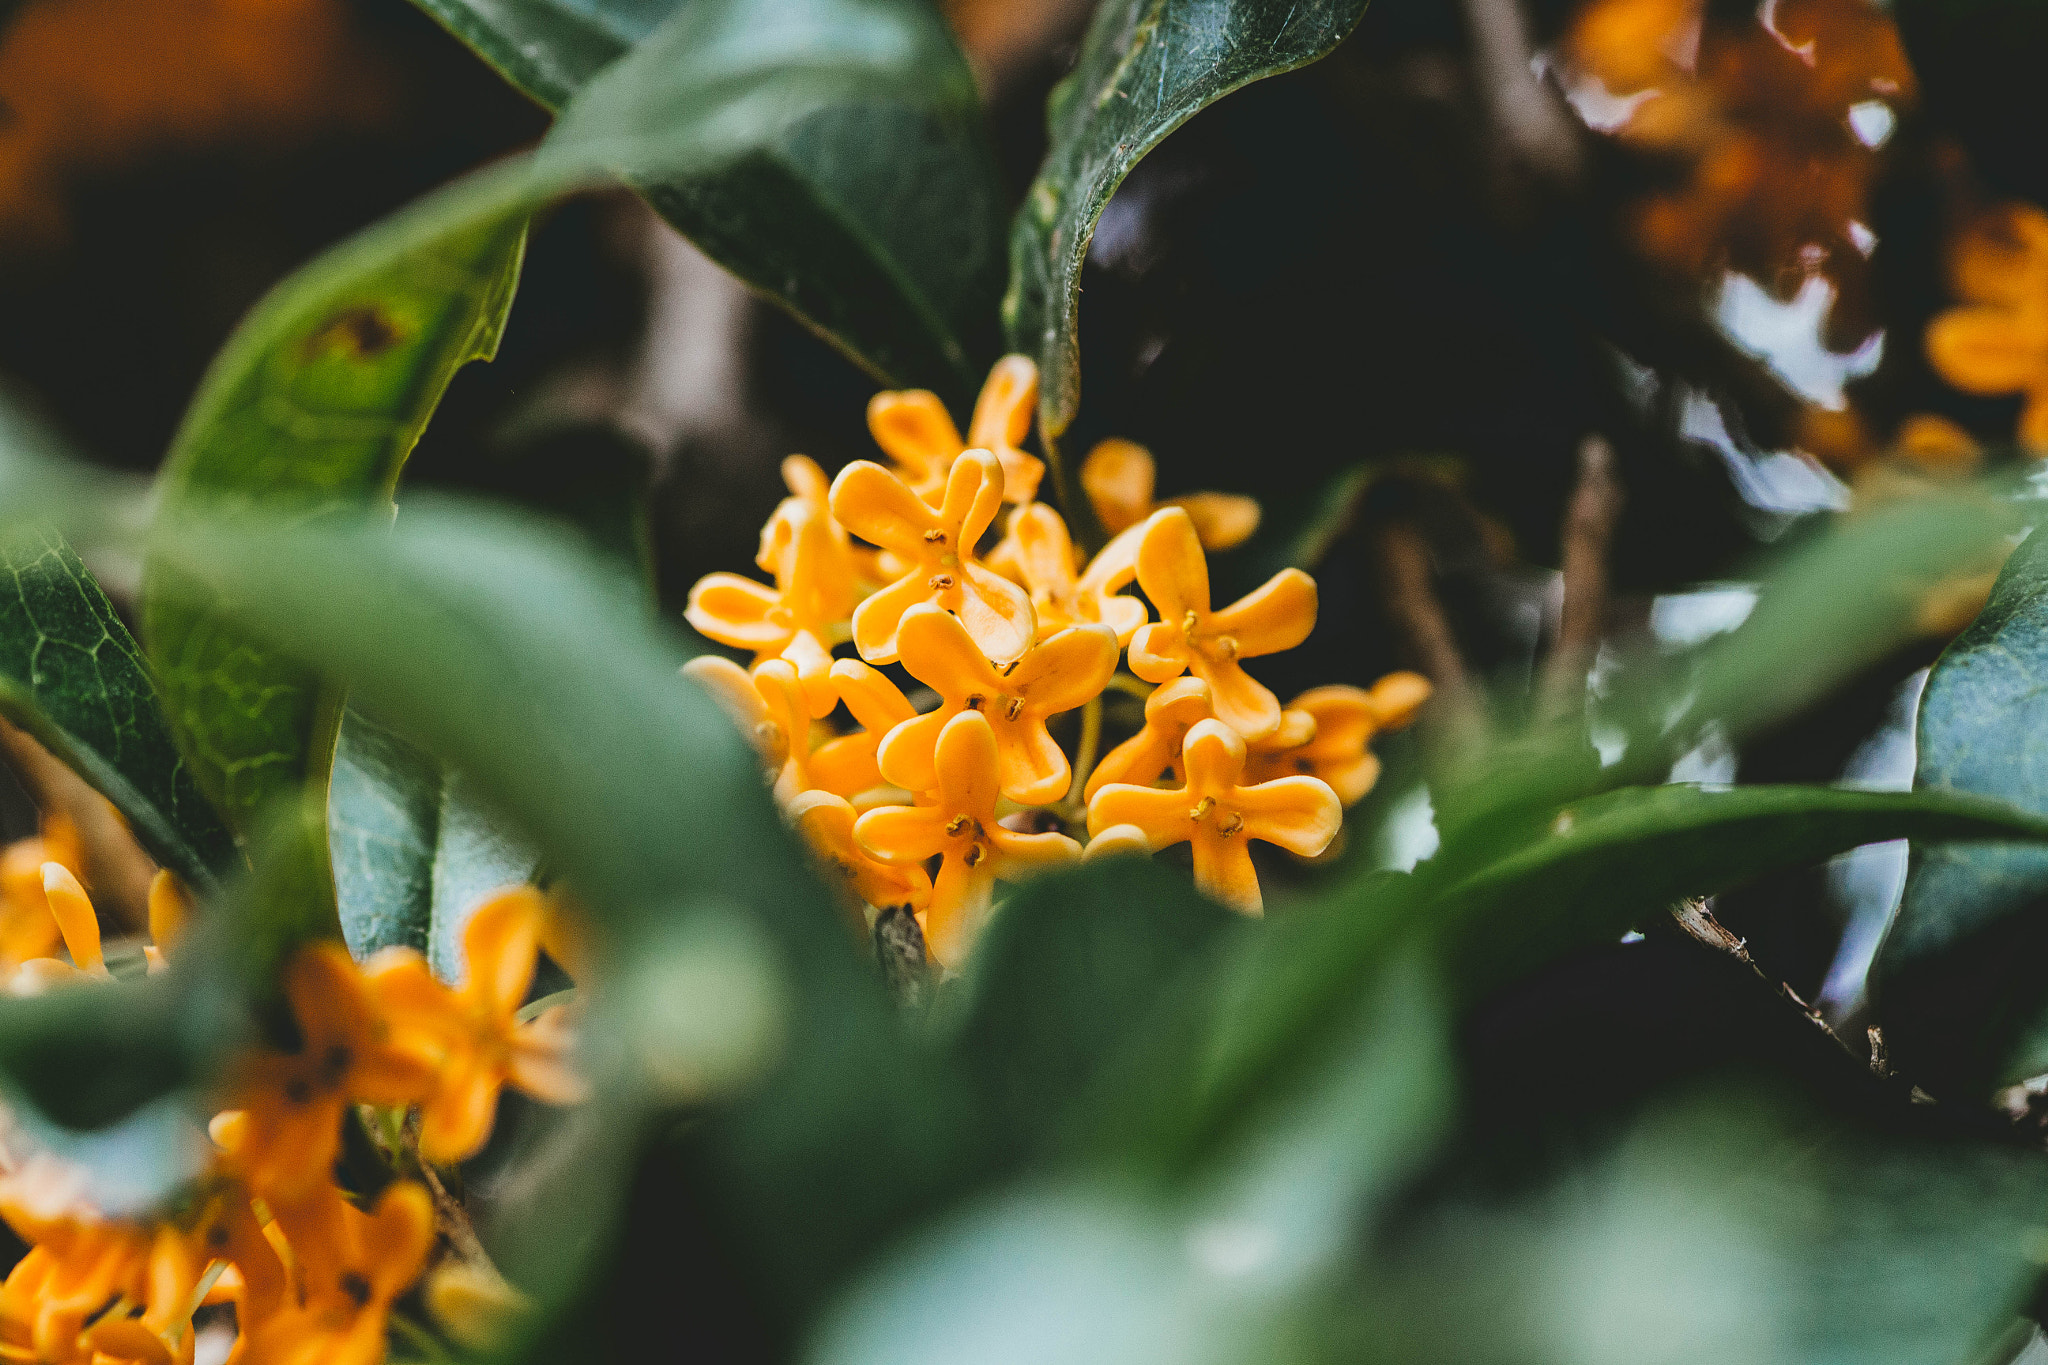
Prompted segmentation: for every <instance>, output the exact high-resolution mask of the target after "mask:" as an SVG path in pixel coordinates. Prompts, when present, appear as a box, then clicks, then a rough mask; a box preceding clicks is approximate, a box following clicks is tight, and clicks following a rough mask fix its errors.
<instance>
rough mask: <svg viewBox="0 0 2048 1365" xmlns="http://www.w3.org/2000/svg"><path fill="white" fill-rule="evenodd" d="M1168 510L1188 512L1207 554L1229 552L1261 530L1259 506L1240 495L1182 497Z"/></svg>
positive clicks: (1189, 495)
mask: <svg viewBox="0 0 2048 1365" xmlns="http://www.w3.org/2000/svg"><path fill="white" fill-rule="evenodd" d="M1166 506H1168V507H1179V508H1182V509H1183V510H1185V511H1186V512H1187V514H1188V517H1189V519H1190V520H1192V521H1193V522H1194V523H1195V534H1196V535H1197V536H1199V537H1200V538H1201V541H1202V548H1204V549H1206V550H1228V549H1230V548H1232V547H1233V546H1237V545H1242V544H1244V542H1245V541H1247V540H1250V539H1251V535H1252V532H1254V531H1256V530H1258V529H1259V504H1258V502H1257V500H1256V499H1253V498H1247V497H1245V496H1244V495H1243V494H1240V493H1183V494H1181V495H1180V496H1179V497H1177V498H1168V499H1167V500H1166Z"/></svg>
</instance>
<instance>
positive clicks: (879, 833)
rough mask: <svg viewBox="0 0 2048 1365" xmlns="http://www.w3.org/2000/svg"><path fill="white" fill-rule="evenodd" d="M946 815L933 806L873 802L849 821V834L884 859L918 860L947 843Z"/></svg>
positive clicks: (948, 842)
mask: <svg viewBox="0 0 2048 1365" xmlns="http://www.w3.org/2000/svg"><path fill="white" fill-rule="evenodd" d="M950 818H952V817H951V816H950V815H949V814H948V813H947V812H945V811H942V810H940V809H938V808H937V807H935V806H877V807H876V808H875V809H873V810H871V811H869V812H867V813H866V814H865V815H863V816H861V817H860V818H859V819H858V820H856V821H854V822H853V838H854V842H856V843H858V844H859V845H860V846H861V847H862V848H864V849H866V850H867V851H868V852H869V853H870V854H872V855H873V856H874V857H877V858H880V859H881V860H882V861H884V862H889V863H921V862H923V861H924V860H925V859H927V858H930V857H934V856H935V855H937V854H939V853H941V852H943V851H945V850H946V849H947V848H948V847H950V846H951V844H952V838H951V836H949V835H948V834H947V833H946V821H947V820H949V819H950Z"/></svg>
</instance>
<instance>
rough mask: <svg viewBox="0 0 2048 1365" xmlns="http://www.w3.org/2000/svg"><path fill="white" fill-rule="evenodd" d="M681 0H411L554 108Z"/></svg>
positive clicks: (622, 52)
mask: <svg viewBox="0 0 2048 1365" xmlns="http://www.w3.org/2000/svg"><path fill="white" fill-rule="evenodd" d="M682 2H683V0H413V3H414V4H416V5H418V6H419V7H420V8H421V9H423V10H425V11H426V12H427V13H428V14H430V15H432V16H433V17H434V18H435V19H436V20H438V21H439V22H440V23H441V25H442V26H443V27H444V28H446V29H447V30H448V31H449V32H450V33H452V34H454V35H455V36H456V37H457V38H460V39H461V40H462V41H463V42H464V43H466V44H467V45H468V46H469V47H470V48H471V50H473V51H474V52H475V53H476V54H477V55H478V56H479V57H482V58H483V59H484V60H485V61H487V62H489V63H490V64H491V65H492V66H493V67H494V68H496V70H497V72H498V74H499V75H501V76H503V77H504V78H505V79H506V80H508V81H510V82H511V83H512V84H514V85H516V86H518V87H519V88H520V89H521V90H522V91H524V92H525V93H526V94H527V95H528V96H530V97H531V98H532V99H534V100H535V101H537V102H538V103H540V104H542V105H544V106H546V107H547V108H549V109H560V108H561V107H562V106H563V105H565V104H567V103H568V102H569V100H570V97H571V96H573V95H574V94H575V93H576V92H577V91H578V90H580V89H582V88H583V85H584V83H585V82H587V81H588V80H589V79H590V78H591V77H592V76H595V75H596V74H597V73H598V72H599V71H601V70H602V69H604V68H605V67H607V66H609V65H611V63H613V62H615V61H617V60H618V59H619V58H620V57H623V56H625V55H626V51H627V49H629V48H631V47H632V46H633V45H634V44H635V43H637V42H639V41H640V40H641V39H643V38H645V37H646V36H647V35H648V34H650V33H652V32H654V30H655V29H656V28H658V27H660V26H661V22H662V20H664V19H666V18H668V17H669V15H671V14H673V13H674V12H675V11H676V9H677V8H678V7H679V6H680V5H681V4H682Z"/></svg>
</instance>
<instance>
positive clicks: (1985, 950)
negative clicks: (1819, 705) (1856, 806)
mask: <svg viewBox="0 0 2048 1365" xmlns="http://www.w3.org/2000/svg"><path fill="white" fill-rule="evenodd" d="M2044 679H2048V537H2044V536H2042V535H2041V533H2040V532H2039V531H2038V530H2037V531H2036V532H2035V533H2034V534H2033V535H2032V536H2030V537H2028V539H2027V540H2026V541H2025V542H2024V543H2023V544H2022V545H2021V546H2020V547H2019V549H2018V550H2016V551H2014V552H2013V556H2012V558H2011V559H2010V560H2009V561H2007V563H2006V566H2005V570H2004V572H2003V573H2001V574H2000V575H1999V579H1998V584H1997V586H1996V587H1995V588H1993V590H1992V593H1991V600H1990V602H1989V603H1988V604H1987V605H1986V606H1985V608H1984V611H1983V613H1982V614H1981V615H1980V616H1978V618H1977V620H1976V621H1975V622H1974V623H1973V624H1972V625H1971V626H1970V627H1969V629H1967V630H1965V631H1964V632H1963V633H1962V634H1961V635H1959V636H1957V637H1956V639H1955V641H1954V642H1953V643H1952V644H1951V645H1950V646H1949V648H1948V651H1947V652H1946V653H1945V654H1943V655H1942V657H1941V660H1940V661H1939V662H1938V663H1937V664H1936V665H1935V667H1934V670H1933V672H1932V673H1931V674H1930V675H1929V677H1928V680H1927V689H1926V691H1925V692H1924V693H1923V694H1922V696H1921V699H1920V720H1919V761H1918V769H1917V771H1916V773H1915V775H1914V785H1915V786H1917V787H1919V788H1921V789H1923V790H1925V791H1927V792H1930V793H1935V792H1944V793H1945V792H1976V793H1981V794H1983V795H1986V796H1992V797H1997V798H2000V799H2002V800H2006V801H2011V802H2013V803H2014V804H2016V805H2018V806H2020V807H2022V808H2024V809H2026V810H2030V811H2043V812H2048V740H2044V738H2043V733H2042V727H2043V726H2044V724H2048V694H2044V691H2043V680H2044ZM2044 952H2048V850H2043V849H2040V848H2035V847H2029V846H2023V845H1992V846H1975V847H1968V848H1961V847H1952V846H1943V845H1938V844H1936V845H1931V846H1929V845H1922V846H1919V847H1916V848H1915V849H1914V852H1913V863H1912V867H1911V871H1910V873H1909V875H1908V877H1907V881H1906V892H1905V897H1904V900H1903V901H1902V902H1901V904H1900V906H1899V912H1898V916H1897V918H1896V920H1895V921H1894V922H1893V924H1892V926H1891V930H1890V932H1889V934H1888V935H1887V936H1886V938H1885V941H1884V947H1883V949H1882V951H1881V952H1880V953H1879V955H1878V960H1877V964H1876V969H1875V973H1874V981H1875V984H1876V994H1877V999H1878V1003H1879V1008H1880V1011H1881V1014H1882V1018H1883V1022H1884V1028H1885V1038H1886V1043H1887V1045H1888V1046H1891V1045H1892V1042H1891V1040H1892V1039H1893V1038H1894V1037H1896V1038H1897V1040H1898V1042H1897V1044H1896V1053H1895V1055H1896V1056H1897V1057H1898V1059H1899V1061H1898V1064H1899V1066H1900V1067H1901V1069H1902V1070H1904V1071H1906V1073H1907V1074H1909V1075H1911V1076H1913V1077H1914V1079H1915V1080H1917V1081H1919V1082H1920V1083H1921V1084H1923V1085H1925V1086H1927V1087H1928V1088H1929V1089H1931V1090H1934V1091H1935V1092H1936V1093H1940V1094H1948V1093H1951V1092H1954V1093H1959V1094H1970V1093H1973V1092H1975V1091H1981V1090H1983V1089H1986V1088H1988V1087H1989V1086H1991V1085H1994V1084H1996V1083H1999V1082H2001V1081H2004V1080H2007V1079H2011V1080H2019V1079H2022V1078H2024V1077H2026V1076H2031V1075H2034V1074H2036V1073H2038V1072H2040V1071H2041V1070H2043V1069H2044V1068H2048V982H2044V981H2043V979H2042V975H2041V973H2040V972H2038V971H2036V970H2035V966H2036V964H2037V963H2038V962H2040V961H2041V957H2042V954H2043V953H2044Z"/></svg>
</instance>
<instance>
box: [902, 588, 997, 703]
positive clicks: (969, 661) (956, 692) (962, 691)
mask: <svg viewBox="0 0 2048 1365" xmlns="http://www.w3.org/2000/svg"><path fill="white" fill-rule="evenodd" d="M896 652H897V657H898V658H900V659H901V660H902V662H903V667H904V668H905V669H907V670H908V671H909V673H910V676H911V677H913V678H916V679H917V680H918V681H919V682H921V683H924V684H925V685H927V686H928V687H930V688H931V689H932V690H933V691H935V692H937V693H938V694H939V695H940V696H942V697H945V698H947V699H949V700H954V701H957V700H959V699H960V698H963V697H967V696H970V695H972V694H974V693H981V694H983V695H987V694H990V693H994V692H999V691H1001V690H1002V686H1003V680H1002V678H1001V676H1000V675H998V674H997V673H996V671H995V669H994V668H992V667H991V666H990V665H989V661H988V659H987V658H986V657H985V656H984V655H983V654H982V652H981V648H980V646H978V645H977V644H976V643H975V642H974V639H973V638H972V637H971V636H970V635H969V634H968V632H967V627H966V626H964V625H962V624H961V623H960V621H959V620H958V619H957V618H955V617H954V616H953V615H952V614H951V613H949V612H947V611H946V610H945V609H944V608H943V607H939V606H934V605H932V604H931V603H920V604H919V605H917V606H914V607H912V608H910V610H908V611H906V612H904V613H903V620H902V623H901V624H900V625H899V626H898V627H897V629H896Z"/></svg>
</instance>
